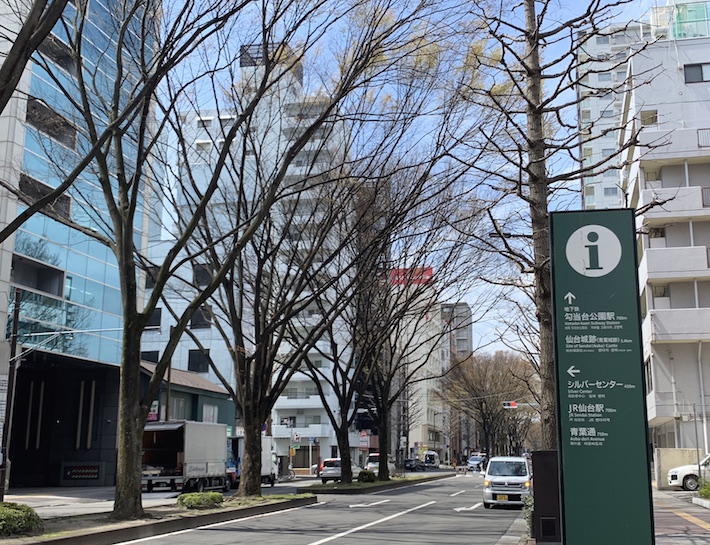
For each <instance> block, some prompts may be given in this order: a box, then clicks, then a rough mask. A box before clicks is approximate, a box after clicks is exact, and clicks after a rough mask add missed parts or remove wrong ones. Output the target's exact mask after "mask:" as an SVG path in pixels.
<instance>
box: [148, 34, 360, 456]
mask: <svg viewBox="0 0 710 545" xmlns="http://www.w3.org/2000/svg"><path fill="white" fill-rule="evenodd" d="M264 53H265V51H264V47H263V46H261V45H246V46H243V47H242V48H241V52H240V59H239V62H240V74H239V80H238V81H236V82H235V83H234V85H235V87H234V91H235V92H234V96H233V97H231V99H232V100H233V102H232V103H231V105H230V107H225V108H223V109H211V110H207V109H201V110H198V111H196V112H191V113H184V114H183V115H182V116H181V122H182V133H183V138H184V140H185V142H186V144H187V147H188V149H189V156H188V159H187V162H188V163H189V168H190V171H191V176H192V179H193V181H194V183H195V186H196V187H197V188H203V187H205V186H206V185H207V182H208V180H209V179H210V178H211V176H212V175H213V173H214V172H215V165H216V163H217V160H218V155H219V152H220V151H221V149H222V148H223V146H224V142H225V135H226V134H227V133H228V132H229V131H230V130H231V129H232V128H233V127H234V124H235V122H236V119H237V117H238V116H239V115H241V114H242V113H243V111H244V105H245V104H248V103H249V101H250V100H251V99H252V97H253V96H254V93H255V92H256V89H257V87H258V85H259V83H260V81H261V79H262V78H264V77H265V69H266V68H265V67H266V64H267V63H266V61H265V59H264V58H263V55H264ZM268 53H269V54H274V53H278V58H279V60H280V62H281V65H282V66H288V67H289V68H288V70H287V71H286V72H285V73H283V74H280V76H279V79H278V81H276V82H275V83H274V84H273V85H272V86H271V87H270V89H269V91H268V92H267V93H266V94H265V95H264V96H263V97H260V98H259V99H258V104H257V106H256V108H255V112H254V114H253V115H250V116H248V121H245V122H244V124H243V125H241V126H240V127H239V129H238V130H239V135H238V137H237V138H236V139H235V141H234V144H232V146H231V147H230V153H229V157H228V159H227V164H226V166H225V168H224V169H223V171H222V173H221V175H220V180H221V185H220V189H219V190H218V191H217V193H216V194H215V195H214V197H213V198H212V199H211V201H210V211H209V214H208V215H209V216H210V218H211V219H210V221H211V222H212V228H213V229H214V232H217V230H218V229H220V228H223V229H225V230H229V229H232V228H234V227H235V223H234V222H235V219H234V217H233V216H230V214H231V212H236V211H243V210H245V209H248V208H250V207H254V209H255V208H257V207H258V206H260V205H261V203H262V202H263V198H264V191H266V190H268V188H271V187H273V184H278V186H279V188H280V190H279V197H280V198H279V202H278V203H277V204H275V205H274V206H273V207H271V209H270V214H269V219H268V221H265V222H264V223H263V224H262V225H261V226H260V228H259V233H258V234H256V235H255V240H258V241H259V243H258V244H256V243H255V244H253V245H252V244H250V245H248V246H247V248H245V249H244V251H243V253H242V259H243V263H244V267H243V269H242V271H241V278H240V281H241V283H242V291H241V295H238V296H237V297H238V298H239V299H240V301H241V303H240V308H241V309H242V310H243V315H242V316H241V318H240V319H242V320H243V331H245V332H246V333H245V339H246V340H247V342H257V341H254V340H253V335H254V324H253V321H254V319H255V318H254V316H255V314H256V313H257V312H262V311H264V308H267V307H268V309H269V310H268V311H266V313H268V312H271V310H272V308H271V307H269V305H270V304H277V303H276V301H275V299H280V298H282V297H283V298H288V297H291V296H293V294H291V295H287V292H288V290H289V289H290V288H289V287H288V286H289V282H290V279H292V278H293V277H294V271H293V269H294V268H295V267H298V266H299V263H301V262H302V261H301V260H300V257H301V256H303V258H304V259H305V260H306V261H308V260H310V259H313V256H312V255H309V252H310V251H311V250H312V248H313V247H314V245H315V240H316V238H317V237H319V236H320V235H321V233H319V232H318V227H317V225H316V224H314V223H313V221H314V220H315V219H316V218H317V217H319V214H320V212H321V211H322V206H323V205H327V202H326V201H327V200H328V198H329V197H332V196H333V195H334V194H333V193H330V194H329V195H325V194H324V191H325V189H324V188H325V187H326V184H324V183H323V182H325V181H326V180H327V179H328V177H329V176H330V174H329V173H330V172H331V171H332V169H333V168H334V165H342V163H343V161H342V155H343V150H344V149H345V145H344V138H345V131H344V126H343V124H342V123H338V122H326V123H323V124H322V125H320V126H319V128H318V129H317V130H315V131H314V132H313V134H312V135H311V137H310V138H309V140H308V142H307V143H306V144H305V146H304V147H303V149H301V151H299V152H298V154H296V156H295V157H294V158H293V159H292V160H290V162H289V163H288V165H287V167H286V174H285V176H284V177H283V178H282V179H281V180H280V181H277V179H276V177H277V176H280V169H281V168H283V167H284V166H285V162H284V161H285V160H284V157H285V156H286V155H287V151H288V149H289V147H290V146H291V145H292V143H293V142H294V140H296V139H297V138H298V137H299V136H300V135H301V134H302V133H303V131H304V130H305V128H307V127H308V126H310V125H311V124H312V123H313V118H314V117H315V116H316V115H318V114H319V113H320V112H321V111H322V110H323V106H324V105H325V104H326V103H324V102H322V101H319V99H318V98H317V97H314V96H311V95H309V94H307V93H305V92H304V89H303V76H304V75H303V68H302V65H301V64H300V63H299V62H296V60H295V56H294V55H293V52H292V51H291V50H290V49H289V48H288V47H286V46H278V49H274V48H273V47H272V49H271V50H270V51H269V52H268ZM277 71H278V70H277ZM331 189H332V187H331ZM237 192H239V193H241V197H236V196H235V195H236V194H237ZM231 198H233V199H234V200H233V201H230V199H231ZM183 199H184V200H183V201H178V207H183V206H184V207H185V208H186V209H187V208H189V206H190V196H189V195H184V196H183ZM246 215H247V216H248V212H247V213H246ZM332 236H333V237H337V233H336V230H335V229H333V235H332ZM309 237H312V238H310V239H309ZM328 242H329V241H328V240H326V241H325V242H324V241H322V240H321V242H319V244H320V243H323V245H322V246H321V247H320V250H322V252H323V253H324V254H327V255H329V254H328V252H332V251H333V250H331V249H329V248H328V247H327V246H328ZM333 242H334V243H336V244H334V245H333V248H335V247H337V241H333ZM256 245H259V248H258V249H257V248H255V246H256ZM219 251H226V250H224V248H223V249H222V250H219ZM267 254H268V256H267ZM154 261H156V262H159V261H160V250H159V247H158V246H156V247H155V253H154ZM203 261H204V262H203V263H200V259H199V258H197V259H193V260H192V261H191V262H189V263H188V264H186V265H185V266H184V270H182V271H179V274H178V276H181V277H182V278H186V279H188V280H189V281H191V282H192V284H193V285H192V286H190V285H189V284H188V283H185V284H183V285H179V284H178V283H177V282H173V283H172V286H171V289H170V291H172V293H173V294H174V296H172V297H171V304H172V305H173V306H174V308H175V309H176V310H177V311H178V312H182V310H184V308H185V307H186V305H187V302H188V300H189V298H183V295H185V294H188V293H191V294H193V295H194V293H195V288H197V289H199V287H200V286H204V285H206V283H209V282H210V281H211V278H212V275H211V271H212V270H214V268H215V266H217V265H218V263H213V262H211V261H210V260H209V259H208V258H207V257H205V258H204V260H203ZM314 261H315V262H318V260H317V258H316V259H314ZM305 266H309V265H305ZM333 266H335V262H334V263H333ZM190 268H192V269H193V270H190ZM315 268H316V269H318V274H319V275H328V274H330V273H331V272H332V273H334V274H335V273H337V272H338V271H328V269H327V267H320V266H319V265H318V266H316V267H315ZM267 269H268V271H267ZM264 271H266V272H265V274H261V273H262V272H264ZM269 275H271V276H270V278H271V281H270V284H269V287H268V288H267V287H266V284H264V283H262V280H261V279H264V278H265V277H267V276H269ZM300 289H301V290H302V295H295V296H294V297H295V298H299V297H301V298H302V299H303V300H305V297H307V296H308V287H302V288H300ZM260 298H262V299H260ZM267 299H268V300H269V302H267ZM213 303H214V302H212V303H208V304H209V305H210V307H211V311H209V312H198V313H196V314H195V315H194V316H193V319H192V321H191V323H190V325H189V328H190V333H191V335H194V337H195V338H196V339H197V340H199V342H200V344H201V345H202V348H204V349H206V350H208V351H209V356H210V359H211V360H212V361H213V362H214V363H215V365H216V366H217V367H218V370H219V373H220V374H221V375H222V377H223V378H224V379H225V380H226V381H227V382H228V383H229V384H231V385H234V381H235V375H234V362H233V359H232V357H231V356H230V354H229V352H228V348H227V344H226V343H225V339H224V337H223V336H222V334H221V333H220V332H219V331H218V330H217V328H216V327H215V323H214V321H213V320H212V319H211V317H212V318H213V319H214V320H219V321H222V322H223V323H224V324H226V323H227V320H228V318H227V315H226V313H225V312H224V309H221V308H220V307H219V305H217V304H213ZM286 312H288V311H286ZM210 316H211V317H210ZM319 320H320V311H319V309H318V306H317V305H316V304H311V305H308V306H307V307H306V308H304V309H303V311H302V312H301V313H300V314H299V316H294V317H293V320H292V324H293V327H292V329H291V333H292V334H296V333H294V332H296V331H299V328H300V330H301V331H303V332H304V333H306V332H307V329H308V328H309V327H310V326H311V325H314V324H317V323H318V322H319ZM161 321H162V326H163V328H162V333H161V332H158V331H156V332H152V333H150V332H148V333H146V335H144V338H143V346H142V349H143V350H144V354H147V353H150V354H151V355H154V356H155V357H157V355H158V354H159V351H160V350H161V349H162V346H163V345H164V343H165V342H166V340H167V330H168V328H167V324H168V323H169V322H170V317H169V316H167V315H166V313H162V320H161ZM225 330H229V328H228V327H226V328H225ZM333 330H334V331H335V332H336V333H335V334H336V335H340V336H341V337H342V338H335V339H333V340H334V341H335V343H334V344H335V345H337V346H338V347H340V349H341V350H342V349H343V347H348V346H350V344H351V339H350V338H349V330H348V329H347V328H346V327H334V328H333ZM330 340H331V339H330V338H326V335H324V336H323V337H322V338H321V339H319V340H318V341H317V345H316V346H315V347H314V348H313V350H311V351H310V352H309V353H308V357H309V359H310V360H311V361H312V364H313V366H314V367H315V368H317V369H320V370H321V371H327V370H328V369H330V368H332V366H334V365H339V364H340V363H339V362H340V361H341V360H342V359H343V358H344V359H347V354H346V353H344V352H340V353H339V354H332V351H331V346H332V345H331V343H330ZM233 341H234V339H231V340H230V341H229V342H230V343H231V342H233ZM278 342H280V343H281V344H280V345H279V347H278V350H279V351H281V352H283V353H286V352H288V351H289V350H290V349H291V345H288V341H287V340H283V339H280V340H278ZM245 349H246V350H249V349H250V348H249V347H246V348H245ZM172 366H173V367H174V368H176V369H186V370H191V371H194V372H197V373H200V374H202V375H203V376H205V377H207V378H209V380H211V381H213V382H215V383H219V382H220V379H219V377H218V376H217V373H215V371H214V370H213V369H211V368H210V366H209V364H208V360H207V358H205V357H204V352H203V351H202V349H201V348H200V347H199V346H198V345H197V343H196V342H195V341H194V340H193V339H192V338H191V337H189V336H187V335H185V336H184V337H183V339H182V340H181V341H180V344H179V346H178V348H177V350H176V351H175V354H174V356H173V359H172ZM304 369H305V367H304ZM321 386H322V389H323V391H324V392H325V398H326V403H327V404H328V405H330V406H331V407H332V408H333V409H334V410H336V407H337V406H338V403H337V398H336V396H335V395H334V393H333V391H332V388H331V387H330V386H329V385H328V384H327V383H326V382H325V381H323V383H322V385H321ZM165 401H166V400H165V398H163V399H161V404H164V403H165ZM175 410H178V409H177V408H173V407H171V408H170V412H171V413H174V411H175ZM234 424H235V426H234V431H235V433H238V428H239V427H240V425H241V421H240V417H239V415H237V421H236V422H235V423H234ZM267 429H268V430H269V431H270V432H271V434H272V436H273V437H274V448H275V450H276V453H277V455H278V456H280V457H282V459H283V460H284V467H285V464H288V460H286V459H287V458H291V460H292V462H293V464H294V466H295V467H307V466H308V465H309V464H311V463H315V462H316V461H318V460H319V459H320V458H325V457H331V456H336V455H337V453H338V447H337V441H336V438H335V435H334V431H333V427H332V425H331V423H330V420H329V418H328V414H327V412H326V410H325V408H324V405H323V401H322V400H321V398H320V396H319V394H318V390H317V387H316V385H315V383H314V381H313V379H312V378H311V377H310V376H309V374H307V373H305V372H301V371H299V372H296V373H295V374H294V375H293V376H292V378H291V379H290V381H289V382H288V384H287V386H286V387H285V389H284V390H283V392H282V394H281V396H280V398H279V399H278V401H277V402H276V404H275V406H274V408H273V412H272V417H271V422H270V425H268V426H267ZM350 439H351V445H353V453H354V454H356V452H357V446H358V439H359V436H358V435H357V433H356V432H355V431H354V430H353V432H352V433H351V438H350ZM294 445H297V446H298V447H300V448H297V449H295V455H292V456H289V454H290V448H291V447H292V446H294Z"/></svg>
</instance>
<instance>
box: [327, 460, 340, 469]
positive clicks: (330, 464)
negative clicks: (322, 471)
mask: <svg viewBox="0 0 710 545" xmlns="http://www.w3.org/2000/svg"><path fill="white" fill-rule="evenodd" d="M323 466H324V467H340V460H326V461H325V463H324V464H323Z"/></svg>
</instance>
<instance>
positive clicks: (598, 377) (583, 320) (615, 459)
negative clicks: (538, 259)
mask: <svg viewBox="0 0 710 545" xmlns="http://www.w3.org/2000/svg"><path fill="white" fill-rule="evenodd" d="M550 228H551V238H552V293H553V316H554V324H555V359H556V364H557V365H556V377H557V404H558V405H557V408H558V431H559V461H560V500H561V506H562V535H563V542H564V543H565V544H567V545H598V544H599V543H633V544H634V545H650V544H653V543H654V542H655V541H654V533H653V506H652V500H651V480H650V474H649V471H650V465H649V451H648V425H647V420H646V398H645V390H644V376H643V354H642V344H641V328H640V316H639V303H638V279H637V277H638V275H637V270H636V263H637V261H636V245H635V237H634V214H633V211H632V210H628V209H625V210H600V211H585V212H556V213H553V214H551V215H550ZM620 483H621V484H620Z"/></svg>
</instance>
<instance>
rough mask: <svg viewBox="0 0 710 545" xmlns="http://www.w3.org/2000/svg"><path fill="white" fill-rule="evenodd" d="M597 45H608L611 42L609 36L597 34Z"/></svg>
mask: <svg viewBox="0 0 710 545" xmlns="http://www.w3.org/2000/svg"><path fill="white" fill-rule="evenodd" d="M596 42H597V45H607V44H608V43H609V36H597V37H596Z"/></svg>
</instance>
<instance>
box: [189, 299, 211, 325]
mask: <svg viewBox="0 0 710 545" xmlns="http://www.w3.org/2000/svg"><path fill="white" fill-rule="evenodd" d="M211 318H212V315H211V313H210V311H209V309H208V308H207V307H206V306H204V305H203V306H201V307H200V308H198V309H197V310H196V311H195V314H193V315H192V318H190V329H205V328H208V327H210V325H211Z"/></svg>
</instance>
